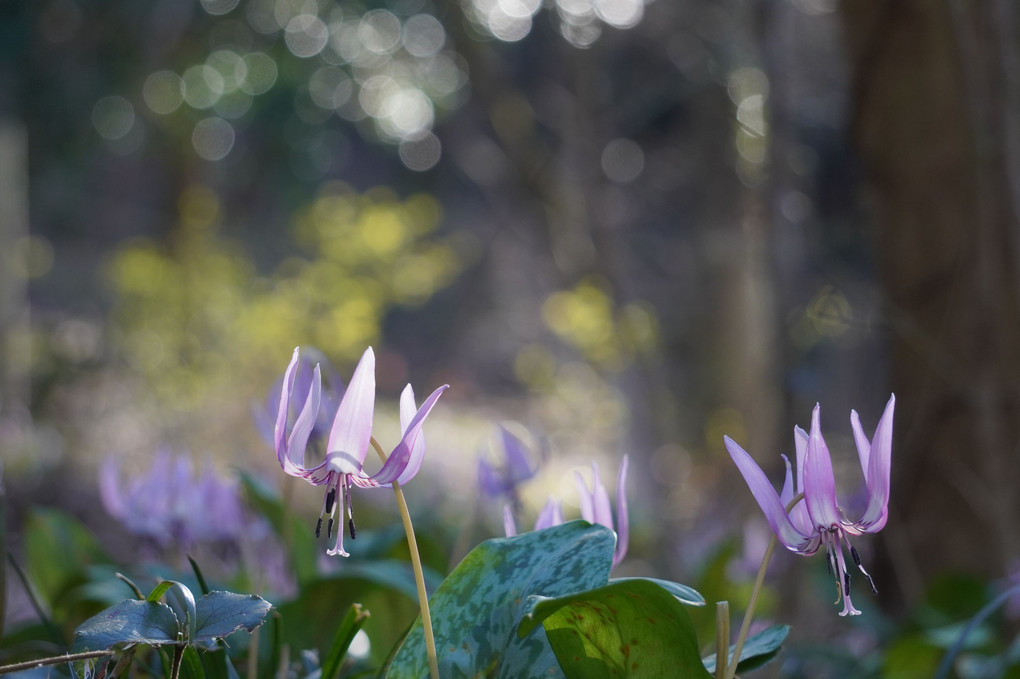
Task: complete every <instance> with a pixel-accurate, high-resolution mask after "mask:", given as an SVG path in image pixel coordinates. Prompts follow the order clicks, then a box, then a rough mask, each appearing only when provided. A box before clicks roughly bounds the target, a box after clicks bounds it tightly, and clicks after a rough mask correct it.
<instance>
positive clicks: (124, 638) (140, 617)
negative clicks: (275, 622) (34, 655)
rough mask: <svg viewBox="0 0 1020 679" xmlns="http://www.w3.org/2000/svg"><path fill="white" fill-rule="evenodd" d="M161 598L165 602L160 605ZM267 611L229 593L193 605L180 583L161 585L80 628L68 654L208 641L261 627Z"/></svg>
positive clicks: (259, 601)
mask: <svg viewBox="0 0 1020 679" xmlns="http://www.w3.org/2000/svg"><path fill="white" fill-rule="evenodd" d="M164 597H165V598H166V600H167V603H165V604H164V603H161V602H160V601H159V599H160V598H164ZM269 607H270V604H269V602H268V601H266V600H265V599H263V598H262V597H258V596H255V595H254V594H251V595H244V594H235V593H233V592H218V591H213V592H209V593H208V594H206V595H204V596H203V597H202V598H201V599H199V600H198V601H197V602H196V601H195V598H194V596H193V595H192V594H191V591H190V590H189V589H188V588H187V587H185V586H184V585H182V584H181V583H179V582H171V581H163V582H161V583H159V584H158V585H157V586H156V587H155V589H153V591H152V592H151V593H150V594H149V596H147V597H146V598H145V600H144V601H140V600H138V599H128V600H126V601H122V602H120V603H119V604H116V605H115V606H111V607H110V608H108V609H106V610H105V611H102V612H101V613H99V614H97V615H94V616H93V617H91V618H89V619H88V620H86V621H85V622H83V623H82V624H81V625H79V626H78V629H77V630H75V633H74V644H73V646H72V650H73V651H74V652H76V653H79V652H83V651H97V650H107V649H110V650H113V649H122V648H125V647H128V646H134V645H137V644H148V645H151V646H159V645H162V644H188V645H192V644H197V643H203V642H211V641H215V640H216V639H220V638H222V637H225V636H228V635H230V634H233V633H234V632H236V631H238V630H240V629H245V630H247V631H248V632H251V631H253V630H254V629H255V628H256V627H258V626H259V625H261V624H262V621H263V619H264V618H265V616H266V613H268V612H269Z"/></svg>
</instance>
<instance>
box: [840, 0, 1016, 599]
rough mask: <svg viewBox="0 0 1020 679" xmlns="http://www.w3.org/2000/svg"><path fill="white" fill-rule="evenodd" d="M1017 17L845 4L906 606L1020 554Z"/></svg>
mask: <svg viewBox="0 0 1020 679" xmlns="http://www.w3.org/2000/svg"><path fill="white" fill-rule="evenodd" d="M1011 13H1012V10H1011V9H1010V7H1009V0H1003V1H1002V2H999V1H998V0H995V1H989V2H979V3H966V4H965V3H962V2H959V1H958V0H947V1H946V2H931V1H930V0H898V1H895V2H891V1H890V2H873V1H872V0H850V1H848V2H844V3H843V17H844V20H845V25H846V30H847V36H848V43H849V47H850V53H851V58H852V59H853V60H854V67H855V73H854V79H855V92H854V97H855V99H854V102H853V104H854V107H855V116H856V119H855V127H854V135H855V142H856V145H857V148H858V150H859V153H860V155H861V158H862V160H863V164H864V167H865V170H866V172H867V174H868V179H869V184H870V188H871V189H872V192H873V198H874V208H875V212H874V216H875V218H876V222H877V227H876V230H875V233H876V245H877V247H878V248H879V251H880V253H881V256H880V266H881V267H882V272H881V273H882V284H883V287H884V300H885V303H886V305H887V307H886V310H885V311H886V313H885V318H886V319H888V328H889V331H890V342H891V365H892V375H891V378H892V383H893V387H894V391H895V392H896V396H897V412H896V425H895V443H894V452H893V490H892V500H891V503H890V512H889V516H890V518H889V524H888V527H887V528H886V530H885V532H884V536H885V544H886V546H887V547H888V549H887V550H886V551H887V554H888V556H889V559H888V563H887V564H886V567H887V568H888V569H890V570H891V572H890V573H886V574H885V577H886V578H889V580H888V581H889V582H890V584H892V583H895V584H896V585H898V586H899V591H900V593H901V594H902V597H903V601H902V602H901V603H912V602H914V601H916V600H917V598H918V597H919V596H920V594H921V592H922V587H923V585H924V583H925V582H926V581H929V580H930V579H931V578H932V577H933V576H935V575H936V574H939V573H945V572H946V571H949V570H957V569H965V570H968V571H972V572H977V573H981V574H983V575H986V576H992V577H995V576H1002V575H1004V574H1005V572H1006V571H1007V569H1012V568H1015V567H1016V560H1017V559H1018V557H1020V532H1018V530H1017V524H1016V520H1015V519H1016V518H1017V516H1018V514H1017V510H1018V508H1020V507H1018V504H1020V503H1018V496H1020V493H1017V490H1016V486H1017V484H1018V483H1020V474H1018V472H1020V465H1018V463H1017V457H1018V455H1017V452H1018V443H1020V407H1018V405H1020V404H1018V399H1017V396H1018V393H1017V392H1018V388H1020V306H1018V283H1020V281H1018V276H1017V271H1018V266H1017V263H1018V257H1017V237H1018V233H1017V221H1016V214H1015V212H1014V208H1015V206H1016V201H1015V199H1016V195H1014V192H1013V191H1011V188H1010V187H1011V186H1013V187H1015V184H1014V183H1013V182H1011V181H1010V176H1009V174H1010V169H1011V161H1012V162H1013V163H1015V162H1016V161H1017V160H1020V159H1018V158H1015V157H1013V158H1010V154H1009V147H1010V146H1011V145H1015V142H1016V136H1015V131H1016V130H1015V127H1016V125H1017V122H1018V121H1020V117H1018V116H1020V112H1018V111H1017V107H1016V104H1015V102H1016V96H1015V95H1016V82H1015V81H1016V74H1015V73H1014V72H1013V71H1012V70H1011V69H1010V68H1008V66H1007V65H1008V64H1009V63H1010V61H1011V60H1012V59H1013V58H1014V57H1015V54H1016V46H1015V44H1014V41H1015V39H1016V33H1017V32H1016V30H1015V27H1016V24H1015V22H1014V21H1012V20H1011V17H1010V16H1009V15H1010V14H1011ZM1011 55H1012V56H1011ZM1014 191H1015V188H1014ZM887 591H888V589H887Z"/></svg>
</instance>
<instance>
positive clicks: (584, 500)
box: [574, 472, 596, 523]
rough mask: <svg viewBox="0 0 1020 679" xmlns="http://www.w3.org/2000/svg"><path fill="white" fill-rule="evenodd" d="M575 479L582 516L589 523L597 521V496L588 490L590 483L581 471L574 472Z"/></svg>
mask: <svg viewBox="0 0 1020 679" xmlns="http://www.w3.org/2000/svg"><path fill="white" fill-rule="evenodd" d="M574 479H575V480H576V481H577V494H578V499H579V500H580V503H581V518H582V519H584V520H585V521H587V522H588V523H596V521H595V501H594V498H595V496H594V494H593V493H592V492H591V491H590V490H588V484H587V483H585V481H584V477H583V476H581V472H574Z"/></svg>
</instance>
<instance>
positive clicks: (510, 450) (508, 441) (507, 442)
mask: <svg viewBox="0 0 1020 679" xmlns="http://www.w3.org/2000/svg"><path fill="white" fill-rule="evenodd" d="M499 433H500V439H499V440H500V443H502V445H503V455H504V456H505V457H506V476H507V485H509V486H511V487H513V486H516V485H517V484H519V483H522V482H524V481H527V480H528V479H530V478H531V477H533V476H534V475H535V472H537V471H538V466H537V465H535V466H532V464H531V462H530V461H529V460H528V455H527V453H526V452H525V451H526V450H527V446H526V445H524V441H522V440H521V439H520V437H518V436H517V435H516V434H514V433H513V432H512V431H510V430H509V429H507V428H506V427H504V426H503V425H500V426H499Z"/></svg>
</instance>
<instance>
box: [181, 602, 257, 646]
mask: <svg viewBox="0 0 1020 679" xmlns="http://www.w3.org/2000/svg"><path fill="white" fill-rule="evenodd" d="M271 606H272V604H270V603H269V602H268V601H266V600H265V599H263V598H262V597H260V596H256V595H254V594H235V593H234V592H218V591H215V590H214V591H212V592H209V593H208V594H206V595H205V596H204V597H202V598H201V599H199V600H198V603H197V604H196V607H195V608H196V614H195V618H196V620H197V623H198V625H197V626H198V629H197V631H196V632H195V637H194V639H195V640H196V641H212V640H213V639H217V638H219V637H225V636H227V635H228V634H232V633H233V632H236V631H237V630H239V629H241V628H242V627H243V628H244V629H245V630H247V631H248V632H251V631H253V630H254V629H255V628H256V627H258V626H259V625H261V624H262V621H263V620H264V619H265V617H266V613H268V612H269V609H270V607H271Z"/></svg>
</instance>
